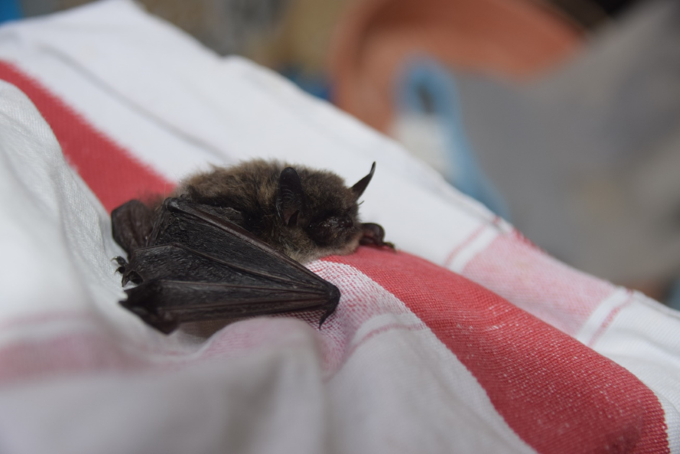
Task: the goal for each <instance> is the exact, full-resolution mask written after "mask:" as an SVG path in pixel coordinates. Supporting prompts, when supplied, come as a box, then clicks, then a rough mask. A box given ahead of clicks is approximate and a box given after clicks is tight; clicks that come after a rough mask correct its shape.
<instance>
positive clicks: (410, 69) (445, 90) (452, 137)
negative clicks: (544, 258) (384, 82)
mask: <svg viewBox="0 0 680 454" xmlns="http://www.w3.org/2000/svg"><path fill="white" fill-rule="evenodd" d="M398 98H399V107H400V108H401V109H405V110H406V111H408V112H411V113H414V112H415V113H422V114H426V113H432V114H434V115H436V117H437V119H438V121H439V125H440V127H441V128H442V132H443V133H444V137H445V140H446V145H447V149H446V150H444V151H445V153H446V154H447V156H446V158H447V159H448V160H449V164H450V165H449V168H450V169H451V171H450V174H449V175H445V176H446V177H447V180H448V181H449V182H450V183H451V184H452V185H453V186H454V187H456V189H458V190H459V191H461V192H462V193H464V194H466V195H468V196H470V197H472V198H474V199H476V200H478V201H479V202H481V203H483V204H484V205H486V207H487V208H489V209H490V210H491V211H493V212H494V213H496V214H497V215H499V216H501V217H503V218H505V219H508V220H509V210H508V208H507V205H506V203H505V201H504V200H503V198H502V197H501V195H500V194H499V193H498V191H497V190H496V188H495V186H494V185H493V184H492V183H491V181H490V180H489V179H488V178H487V177H486V175H485V174H484V172H483V171H482V169H481V167H480V166H479V163H478V161H477V157H476V156H475V152H474V150H473V149H472V147H471V146H470V143H469V141H468V139H467V136H466V134H465V131H464V128H463V124H462V119H461V113H460V101H459V97H458V92H457V89H456V83H455V81H454V78H453V76H452V74H451V73H450V72H449V71H448V70H446V69H445V68H443V67H442V66H440V65H439V64H437V63H436V62H435V61H434V60H432V59H430V58H427V57H419V58H417V59H414V60H411V61H410V62H409V63H408V65H407V66H406V68H405V71H404V74H403V77H402V79H401V83H400V85H399V93H398Z"/></svg>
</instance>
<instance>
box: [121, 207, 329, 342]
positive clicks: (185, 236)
mask: <svg viewBox="0 0 680 454" xmlns="http://www.w3.org/2000/svg"><path fill="white" fill-rule="evenodd" d="M161 209H162V213H161V214H160V216H159V217H158V221H157V222H156V224H155V226H154V230H153V232H152V234H151V239H150V244H152V246H149V247H143V248H139V249H136V250H135V251H133V253H132V254H131V256H130V262H129V263H128V264H127V265H126V266H125V274H124V279H125V280H132V281H133V282H140V284H139V285H138V286H137V287H134V288H131V289H128V290H126V292H127V294H128V299H127V300H125V301H123V302H122V303H121V304H123V306H125V307H127V308H128V309H130V310H131V311H133V312H134V313H136V314H137V315H138V316H140V317H141V318H142V319H143V320H144V321H145V322H147V323H148V324H150V325H151V326H154V327H155V328H157V329H158V330H160V331H162V332H166V333H167V332H171V331H173V330H174V329H175V328H176V327H177V326H178V324H180V323H183V322H190V321H200V320H213V319H225V318H235V317H243V316H255V315H268V314H276V313H281V312H293V311H304V310H311V309H325V310H326V312H325V313H324V315H323V316H322V318H321V323H323V321H324V320H325V319H326V318H327V317H328V316H329V315H330V314H331V313H333V311H334V310H335V308H336V306H337V304H338V301H339V298H340V292H339V290H338V289H337V287H335V286H334V285H333V284H331V283H329V282H327V281H325V280H323V279H321V278H320V277H318V276H317V275H315V274H314V273H312V272H311V271H309V270H308V269H307V268H305V267H304V266H302V265H300V264H299V263H298V262H296V261H294V260H292V259H290V258H289V257H287V256H286V255H284V254H282V253H280V252H278V251H276V250H274V249H272V248H271V247H270V246H268V245H267V244H265V243H263V242H262V241H260V240H258V239H257V238H255V237H254V236H253V235H251V234H250V233H249V232H247V231H245V230H244V229H242V228H241V227H239V226H238V225H236V224H234V223H233V222H231V221H229V220H228V219H227V218H226V217H225V216H219V215H218V214H216V213H215V211H214V210H211V209H210V208H208V207H201V206H195V205H194V204H192V203H190V202H187V201H185V200H182V199H168V200H167V201H166V202H165V203H164V205H163V207H162V208H161Z"/></svg>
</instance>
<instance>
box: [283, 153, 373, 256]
mask: <svg viewBox="0 0 680 454" xmlns="http://www.w3.org/2000/svg"><path fill="white" fill-rule="evenodd" d="M374 172H375V163H373V166H372V167H371V171H370V173H369V174H368V175H366V176H365V177H364V178H362V179H361V180H359V181H358V182H357V183H356V184H355V185H354V186H352V187H349V188H348V187H347V186H345V184H344V182H343V181H342V179H341V178H340V177H339V176H337V175H336V174H334V173H331V172H324V171H318V170H311V169H307V168H299V169H298V170H296V169H294V168H293V167H286V168H285V169H283V170H282V171H281V174H280V176H279V182H278V190H277V193H276V212H277V215H278V218H279V219H278V220H279V223H280V229H278V230H279V231H278V234H279V235H278V236H279V238H278V239H276V240H275V241H278V242H279V243H280V248H281V249H283V251H284V252H285V253H286V254H287V255H289V256H290V257H292V258H293V259H295V260H298V261H300V262H302V263H305V262H308V261H311V260H314V259H317V258H319V257H323V256H326V255H332V254H349V253H351V252H354V250H356V248H357V246H358V245H359V240H360V239H361V237H362V234H363V230H362V228H361V222H360V221H359V216H358V213H359V204H358V200H359V197H360V196H361V194H363V192H364V190H365V189H366V187H367V186H368V183H369V182H370V181H371V178H372V177H373V173H374Z"/></svg>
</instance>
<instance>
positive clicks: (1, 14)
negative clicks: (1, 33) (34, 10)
mask: <svg viewBox="0 0 680 454" xmlns="http://www.w3.org/2000/svg"><path fill="white" fill-rule="evenodd" d="M17 19H21V7H20V6H19V1H18V0H0V24H2V23H3V22H9V21H12V20H17Z"/></svg>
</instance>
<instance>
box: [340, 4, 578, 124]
mask: <svg viewBox="0 0 680 454" xmlns="http://www.w3.org/2000/svg"><path fill="white" fill-rule="evenodd" d="M582 41H583V33H582V31H581V30H580V29H579V28H578V27H577V26H576V25H575V24H573V23H571V22H569V21H568V20H567V19H566V18H564V17H562V16H560V15H559V14H558V13H557V12H556V11H554V10H553V9H552V8H551V7H549V6H548V5H545V4H543V3H541V2H532V1H526V0H365V1H358V2H355V4H354V5H353V6H352V7H350V8H349V9H348V11H347V13H346V14H345V16H344V18H343V19H342V20H341V22H340V24H339V25H338V28H337V30H336V34H335V36H334V40H333V43H332V46H331V53H330V62H329V65H330V75H331V79H332V81H333V84H334V90H335V91H334V101H335V103H336V104H337V105H338V106H339V107H340V108H342V109H344V110H345V111H347V112H349V113H351V114H352V115H354V116H356V117H358V118H359V119H360V120H362V121H364V122H365V123H367V124H369V125H370V126H373V127H374V128H377V129H378V130H381V131H385V130H386V129H387V128H388V126H389V124H390V120H391V117H392V115H393V109H394V107H393V93H394V89H395V86H394V84H395V77H396V76H397V75H398V73H399V70H400V68H401V66H402V65H403V64H404V62H405V60H407V59H409V58H410V57H413V56H415V55H418V54H429V55H430V56H432V57H434V58H436V59H439V60H440V61H441V62H442V63H443V64H445V65H447V66H451V67H453V68H460V69H465V70H470V71H478V72H481V73H484V74H487V75H492V76H498V77H506V78H509V79H512V80H515V81H526V80H529V79H531V78H532V77H535V76H537V75H539V74H541V73H543V72H545V71H547V70H549V69H551V68H554V67H555V66H556V65H558V64H559V63H560V62H562V61H564V60H565V59H566V58H568V57H569V56H571V55H573V54H574V53H575V52H576V51H577V50H578V49H579V47H580V45H581V43H582Z"/></svg>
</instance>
